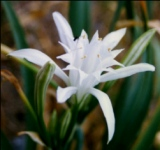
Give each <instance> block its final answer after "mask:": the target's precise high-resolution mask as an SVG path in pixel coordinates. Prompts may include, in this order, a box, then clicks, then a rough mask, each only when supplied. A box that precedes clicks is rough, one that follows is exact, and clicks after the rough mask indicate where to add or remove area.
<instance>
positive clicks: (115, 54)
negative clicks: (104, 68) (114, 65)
mask: <svg viewBox="0 0 160 150" xmlns="http://www.w3.org/2000/svg"><path fill="white" fill-rule="evenodd" d="M123 50H124V49H118V50H113V51H111V54H112V56H113V58H115V57H116V56H117V55H118V54H119V53H121V52H122V51H123Z"/></svg>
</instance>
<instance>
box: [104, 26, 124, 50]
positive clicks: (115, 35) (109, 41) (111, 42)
mask: <svg viewBox="0 0 160 150" xmlns="http://www.w3.org/2000/svg"><path fill="white" fill-rule="evenodd" d="M125 33H126V28H123V29H119V30H117V31H113V32H111V33H109V34H107V35H106V36H105V37H104V39H103V44H104V45H105V47H107V48H110V49H113V48H114V47H115V46H116V45H117V44H118V43H119V41H120V40H121V38H122V37H123V36H124V34H125Z"/></svg>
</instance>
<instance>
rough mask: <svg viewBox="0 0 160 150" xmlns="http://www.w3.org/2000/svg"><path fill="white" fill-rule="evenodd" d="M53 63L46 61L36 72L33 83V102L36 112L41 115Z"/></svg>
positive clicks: (52, 71) (53, 69)
mask: <svg viewBox="0 0 160 150" xmlns="http://www.w3.org/2000/svg"><path fill="white" fill-rule="evenodd" d="M54 71H55V65H54V64H53V63H51V62H47V63H46V64H45V65H44V66H43V67H42V68H41V69H40V70H39V72H38V73H37V76H36V83H35V102H36V111H37V114H38V115H40V116H43V111H44V102H45V101H44V100H45V96H46V90H47V87H48V85H49V83H50V81H51V79H52V77H53V74H54Z"/></svg>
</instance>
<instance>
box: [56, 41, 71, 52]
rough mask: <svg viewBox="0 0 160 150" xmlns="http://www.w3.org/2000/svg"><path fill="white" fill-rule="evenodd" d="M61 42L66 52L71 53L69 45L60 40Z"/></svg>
mask: <svg viewBox="0 0 160 150" xmlns="http://www.w3.org/2000/svg"><path fill="white" fill-rule="evenodd" d="M58 43H59V44H61V45H62V46H63V48H64V50H65V52H66V53H69V52H70V51H71V50H70V49H69V48H68V46H66V45H65V44H63V43H62V42H58Z"/></svg>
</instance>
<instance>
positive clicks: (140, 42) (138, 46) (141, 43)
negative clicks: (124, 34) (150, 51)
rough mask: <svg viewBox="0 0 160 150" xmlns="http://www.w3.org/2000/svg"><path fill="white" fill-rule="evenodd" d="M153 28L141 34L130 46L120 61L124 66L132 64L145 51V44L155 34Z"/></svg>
mask: <svg viewBox="0 0 160 150" xmlns="http://www.w3.org/2000/svg"><path fill="white" fill-rule="evenodd" d="M155 32H156V30H155V29H150V30H148V31H147V32H145V33H144V34H142V35H141V36H140V37H139V38H138V39H137V40H136V41H135V42H134V43H133V44H132V46H131V48H130V49H129V50H128V53H127V54H126V56H125V58H124V60H123V61H122V63H123V64H124V65H126V66H129V65H132V64H133V63H134V62H135V61H136V60H137V59H138V58H139V57H140V56H141V55H142V53H143V52H144V51H145V49H146V47H147V45H148V44H149V42H150V41H151V39H152V38H153V35H154V34H155Z"/></svg>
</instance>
